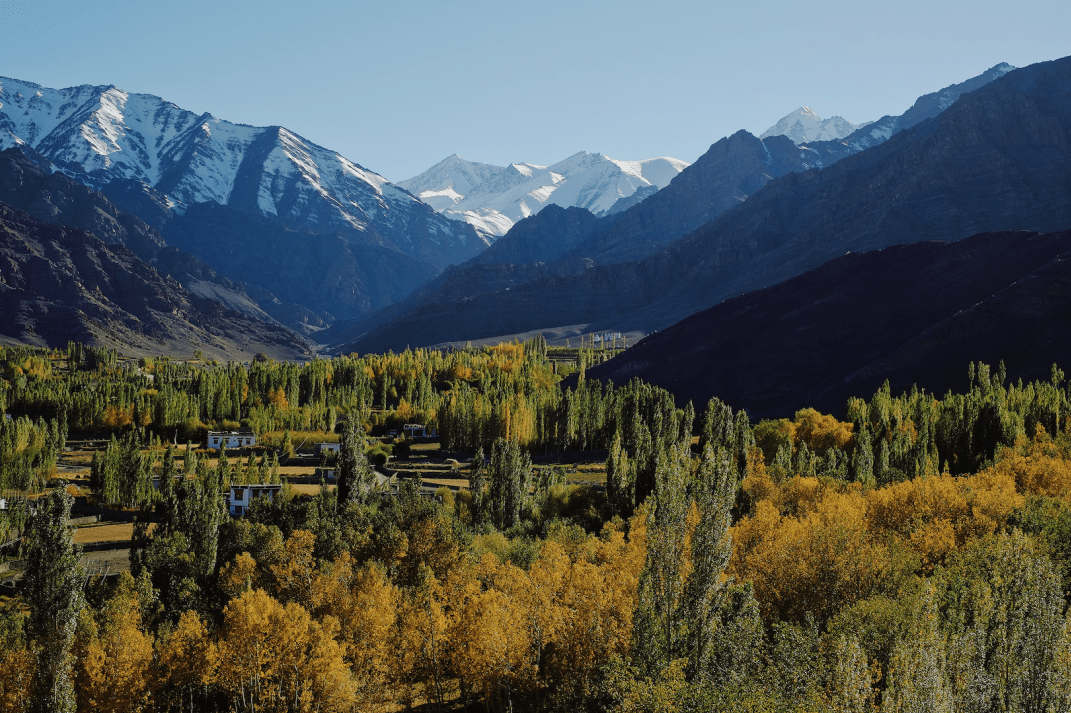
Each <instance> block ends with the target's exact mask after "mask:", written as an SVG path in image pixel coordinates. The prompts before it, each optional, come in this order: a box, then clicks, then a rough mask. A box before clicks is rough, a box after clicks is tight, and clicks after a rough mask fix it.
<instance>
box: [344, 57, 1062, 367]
mask: <svg viewBox="0 0 1071 713" xmlns="http://www.w3.org/2000/svg"><path fill="white" fill-rule="evenodd" d="M1061 62H1063V64H1061ZM1066 64H1067V62H1066V61H1064V60H1061V61H1060V62H1056V63H1048V64H1042V65H1034V66H1033V67H1031V68H1029V70H1019V71H1018V72H1010V73H1009V70H1010V67H1009V66H1008V65H998V66H997V67H995V68H993V69H991V70H989V71H987V72H985V73H983V74H982V75H980V76H979V77H976V78H974V79H972V80H969V81H968V82H965V83H963V84H960V85H955V86H953V87H948V88H946V89H944V90H941V91H940V92H936V93H934V94H931V95H926V96H924V97H921V98H920V99H919V100H918V101H917V102H916V103H915V105H914V106H913V107H912V108H911V109H909V110H908V111H907V112H905V113H904V114H903V115H901V116H900V117H894V118H889V117H886V118H884V119H883V120H881V121H879V122H876V123H877V124H879V125H881V126H883V127H885V128H886V129H888V131H887V132H878V133H873V132H872V133H871V134H869V135H868V136H869V139H867V141H873V142H877V143H875V145H873V146H869V147H867V146H864V144H865V143H867V142H865V141H862V140H861V139H860V140H859V141H857V142H855V143H850V142H849V141H848V140H842V141H841V142H826V143H837V145H838V146H839V147H840V148H839V149H838V151H837V152H834V151H832V150H831V149H828V147H824V148H825V153H824V154H823V153H820V152H819V151H818V150H815V149H813V148H811V147H810V146H808V145H803V146H800V147H797V146H796V145H795V144H794V143H793V142H792V141H791V140H790V139H788V138H787V137H784V136H771V137H769V138H767V139H765V140H760V139H758V138H756V137H754V136H752V135H751V134H749V133H747V132H745V131H740V132H737V133H736V134H734V135H733V136H730V137H727V138H725V139H722V140H721V141H719V142H717V143H716V144H714V145H713V146H712V147H711V149H710V150H709V151H708V152H707V153H706V154H705V155H704V156H703V157H701V158H700V159H699V160H697V161H696V162H695V163H694V164H692V165H691V166H689V167H688V168H687V169H685V170H684V171H683V172H682V173H681V174H680V175H679V176H678V177H677V178H676V179H674V181H673V182H672V183H671V184H670V186H668V187H667V188H665V189H663V190H661V191H658V192H657V193H655V194H654V195H652V196H650V197H648V198H647V199H645V200H644V201H642V202H641V203H639V204H638V205H635V206H633V207H632V208H630V209H628V210H626V211H624V212H623V213H621V214H619V215H616V216H613V217H611V218H609V219H602V220H598V219H597V220H596V221H594V222H592V221H587V220H586V219H585V220H583V221H581V222H582V223H583V224H584V226H586V227H583V228H581V227H580V225H579V224H578V226H577V227H576V229H575V232H576V236H575V237H574V238H572V239H571V240H569V241H566V242H567V243H569V247H568V248H567V249H566V250H565V251H564V253H563V251H562V249H561V248H560V247H559V246H558V243H557V242H556V239H555V236H558V235H560V234H561V229H560V226H559V224H558V223H559V222H560V218H559V217H558V216H557V215H556V214H551V213H549V212H548V211H544V212H542V213H540V214H538V215H536V216H533V217H531V218H528V219H527V220H526V221H523V222H522V223H520V224H518V226H517V228H515V229H514V230H513V231H511V233H510V234H508V235H506V236H505V237H503V238H501V239H499V241H498V242H497V243H496V244H495V245H494V246H493V248H492V249H489V250H488V251H486V252H485V253H483V254H482V255H480V256H479V257H477V258H475V259H474V260H472V261H470V262H469V263H468V264H466V265H464V266H460V267H455V268H452V269H451V270H448V271H446V272H445V273H443V274H442V275H440V276H439V277H438V278H436V279H435V280H434V281H432V282H431V283H429V284H428V285H425V286H424V287H422V288H421V289H420V290H419V291H417V292H415V293H413V294H412V295H410V296H409V297H408V298H407V299H406V300H405V301H403V302H402V303H399V304H397V305H393V306H392V307H390V308H388V309H386V310H383V311H382V312H380V313H378V314H376V315H373V316H372V317H371V318H370V319H366V320H364V321H357V322H356V323H352V324H340V325H339V326H338V328H336V330H333V331H332V333H330V336H331V337H333V338H334V341H335V343H337V344H338V345H339V347H338V348H341V349H342V350H348V349H356V350H359V351H379V350H384V349H388V348H394V349H397V348H402V347H404V346H405V345H406V344H411V345H418V344H436V343H441V342H447V341H462V340H466V339H472V340H477V339H485V338H501V337H509V336H510V335H515V334H530V333H531V332H533V331H538V330H544V331H546V333H547V334H550V335H554V336H561V335H563V334H568V333H570V332H572V333H578V332H582V331H584V330H592V331H618V332H634V331H643V332H650V331H652V330H656V329H662V328H664V327H667V326H669V325H670V324H673V323H674V322H676V321H678V320H680V319H682V318H684V317H686V316H688V315H689V314H692V313H694V312H696V311H698V310H701V309H704V308H706V307H709V306H711V305H713V304H717V303H718V302H720V301H721V300H723V299H726V298H728V297H731V296H735V295H739V294H742V293H744V292H747V291H749V290H753V289H758V288H761V287H765V286H768V285H770V284H774V283H775V282H778V281H781V280H784V279H787V278H789V277H792V276H794V275H797V274H800V273H801V272H804V271H806V270H808V269H811V268H813V267H816V266H817V265H819V264H821V263H822V262H824V261H826V260H829V259H832V258H834V257H837V256H838V255H842V254H843V253H844V252H845V251H846V250H849V249H851V250H859V249H873V248H878V247H884V246H888V245H893V244H897V243H903V242H912V241H916V240H931V239H939V240H950V239H959V238H962V237H966V236H968V235H971V234H973V233H977V232H981V231H985V230H1003V229H1015V228H1029V229H1037V230H1054V229H1059V228H1062V227H1064V225H1065V222H1066V223H1067V224H1071V216H1068V214H1067V211H1066V208H1064V207H1063V198H1061V197H1059V195H1060V194H1061V191H1062V190H1063V188H1064V187H1066V181H1064V180H1063V179H1062V178H1061V176H1062V173H1061V172H1060V169H1059V166H1060V165H1061V164H1060V161H1061V160H1066V159H1065V157H1064V156H1063V154H1062V151H1063V150H1064V149H1063V148H1062V146H1063V145H1062V143H1061V142H1062V141H1064V140H1065V139H1063V138H1060V137H1061V136H1065V135H1064V134H1062V133H1059V132H1063V131H1065V128H1064V127H1066V118H1065V117H1063V116H1062V115H1061V114H1060V112H1061V111H1062V110H1060V109H1059V108H1058V107H1056V106H1053V105H1050V104H1049V103H1048V102H1047V100H1046V96H1047V95H1046V94H1045V92H1056V93H1058V92H1059V91H1060V90H1061V87H1060V85H1059V82H1060V81H1062V77H1063V73H1064V72H1065V70H1064V69H1063V67H1065V66H1066ZM1015 76H1018V77H1019V81H1013V80H1010V79H1009V77H1015ZM1026 78H1031V79H1029V80H1028V79H1026ZM1035 80H1036V81H1035ZM1020 82H1027V84H1024V85H1022V88H1019V87H1020ZM1036 82H1039V83H1044V84H1045V86H1046V89H1041V88H1040V86H1035V83H1036ZM1049 85H1052V86H1051V87H1050V86H1049ZM970 87H975V88H976V89H975V91H974V92H973V93H964V92H965V91H966V90H967V89H969V88H970ZM978 87H980V88H978ZM1024 92H1025V94H1026V95H1027V96H1033V95H1034V94H1036V95H1037V99H1038V102H1033V101H1032V100H1029V99H1028V100H1027V101H1025V102H1024V101H1018V100H1014V99H1011V98H1010V97H1006V96H1005V94H1011V95H1016V96H1019V95H1023V94H1024ZM967 98H970V99H971V101H968V102H967V103H966V104H964V101H965V99H967ZM953 110H954V111H953ZM926 117H928V119H929V120H927V118H926ZM1053 124H1055V125H1056V126H1057V127H1059V128H1058V129H1057V133H1054V134H1053V135H1052V137H1041V136H1033V135H1029V134H1022V135H1017V134H1016V133H1015V132H1016V129H1013V128H1011V127H1020V128H1021V129H1025V128H1026V127H1028V126H1034V127H1036V128H1037V130H1038V131H1046V130H1047V129H1045V130H1043V129H1042V128H1041V127H1042V126H1046V127H1049V126H1051V125H1053ZM904 126H906V127H907V128H901V127H904ZM889 127H893V128H895V129H896V130H895V131H894V130H893V129H892V128H889ZM869 129H870V127H865V128H864V129H861V130H860V131H863V132H866V131H868V130H869ZM855 133H856V134H858V133H859V132H855ZM853 136H854V134H853ZM849 138H850V137H849ZM1036 142H1045V143H1046V144H1047V143H1052V144H1053V145H1052V147H1051V149H1053V150H1054V151H1052V150H1050V148H1049V147H1048V146H1045V148H1044V149H1039V148H1038V147H1036V146H1035V143H1036ZM823 156H824V157H825V159H824V160H819V159H821V158H822V157H823ZM1035 163H1036V166H1035V165H1034V164H1035ZM1009 164H1019V165H1021V169H1020V170H1016V171H1014V172H1009V171H1008V170H1007V169H1008V167H1009V166H1008V165H1009ZM1027 166H1031V168H1029V169H1028V168H1027ZM818 169H821V170H818ZM1034 170H1037V171H1038V173H1037V175H1036V177H1035V176H1033V175H1032V174H1031V172H1032V171H1034ZM1048 194H1056V195H1052V196H1050V195H1048ZM529 221H533V222H532V223H531V224H527V225H526V223H528V222H529ZM543 224H546V229H545V230H544V229H541V227H540V226H541V225H543ZM522 226H524V228H523V229H522ZM521 243H523V244H524V246H522V245H520V244H521ZM522 247H523V248H525V249H522ZM496 255H502V256H503V261H502V263H500V264H497V265H493V266H492V265H489V261H491V260H492V259H493V258H494V257H495V256H496ZM519 256H523V258H522V259H524V260H527V261H528V262H525V263H523V264H522V263H517V262H515V261H513V258H515V257H519ZM539 263H543V264H542V265H540V264H539Z"/></svg>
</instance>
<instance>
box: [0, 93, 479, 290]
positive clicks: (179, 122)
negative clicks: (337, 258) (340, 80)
mask: <svg viewBox="0 0 1071 713" xmlns="http://www.w3.org/2000/svg"><path fill="white" fill-rule="evenodd" d="M20 145H28V146H29V147H31V148H33V149H35V150H36V151H38V152H39V153H41V154H43V155H44V156H46V157H47V158H48V159H49V160H51V161H52V162H53V163H54V164H55V165H56V166H57V167H59V168H60V169H61V170H63V171H64V172H65V173H68V174H69V175H71V176H72V177H74V178H76V179H77V180H80V181H82V182H84V183H86V184H88V185H90V186H91V187H93V188H97V189H100V188H103V187H104V186H106V185H107V184H109V183H111V182H112V181H115V180H117V179H129V180H134V181H138V182H142V183H144V184H146V185H148V186H151V187H152V188H154V189H155V190H156V191H158V192H159V193H162V194H164V195H165V196H166V199H167V202H168V204H169V205H170V206H171V207H172V209H173V210H175V211H177V212H179V213H181V212H182V211H183V209H184V207H185V206H189V205H191V204H196V203H217V204H220V205H224V206H229V207H231V208H236V209H238V210H241V211H245V212H250V213H254V214H258V215H262V216H266V217H268V218H271V219H274V220H277V221H279V222H281V223H283V224H284V225H285V226H287V227H288V228H291V229H296V230H302V231H313V232H318V233H326V232H332V233H336V232H337V233H339V234H341V235H343V236H346V235H347V234H350V235H353V234H354V232H355V231H356V232H358V233H361V235H360V239H361V241H362V242H367V241H368V239H369V238H372V240H373V241H374V242H376V243H378V244H380V245H382V246H384V247H387V248H390V249H394V250H397V251H399V252H402V253H404V254H407V255H410V256H413V257H416V258H418V259H421V260H425V261H427V262H429V263H431V264H432V265H435V266H436V267H437V268H440V269H441V268H443V267H445V266H446V265H449V264H452V263H456V262H463V261H464V260H466V259H468V258H470V257H472V256H473V255H475V254H477V253H479V252H480V251H481V250H482V249H483V248H485V247H486V246H487V244H488V243H487V242H486V240H484V239H483V238H482V237H481V236H479V235H477V234H476V232H475V231H473V230H472V229H470V228H469V227H468V226H466V225H464V224H458V223H457V222H456V221H451V220H447V219H446V218H444V217H443V216H440V215H437V214H436V213H435V212H434V211H432V210H431V209H430V208H429V207H428V206H426V205H424V204H423V203H422V202H421V201H419V200H417V199H416V198H414V197H413V196H412V195H410V194H409V193H407V192H406V191H404V190H401V189H399V188H398V187H396V186H394V185H393V184H391V183H390V182H388V181H387V180H386V179H385V178H383V177H382V176H380V175H378V174H376V173H374V172H372V171H369V170H368V169H366V168H363V167H362V166H360V165H358V164H357V163H354V162H353V161H350V160H349V159H347V158H346V157H344V156H342V155H340V154H338V153H337V152H335V151H331V150H329V149H326V148H324V147H322V146H318V145H316V144H314V143H312V142H311V141H308V140H306V139H304V138H302V137H301V136H299V135H297V134H295V133H293V132H292V131H289V130H287V129H285V128H282V127H278V126H272V127H263V128H262V127H253V126H246V125H243V124H235V123H232V122H229V121H224V120H222V119H217V118H215V117H213V116H212V115H211V114H208V113H206V114H202V115H197V114H194V113H193V112H190V111H186V110H184V109H181V108H180V107H178V106H176V105H174V104H172V103H170V102H167V101H165V100H163V99H161V98H159V97H156V96H152V95H149V94H131V93H128V92H125V91H123V90H121V89H118V88H116V87H114V86H96V87H94V86H88V85H85V86H80V87H70V88H67V89H48V88H46V87H41V86H39V85H37V84H33V83H30V82H24V81H19V80H15V79H7V78H2V77H0V149H3V148H9V147H12V146H20Z"/></svg>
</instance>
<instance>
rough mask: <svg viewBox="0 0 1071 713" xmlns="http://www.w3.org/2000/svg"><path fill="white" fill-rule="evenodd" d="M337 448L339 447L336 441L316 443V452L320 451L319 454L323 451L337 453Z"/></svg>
mask: <svg viewBox="0 0 1071 713" xmlns="http://www.w3.org/2000/svg"><path fill="white" fill-rule="evenodd" d="M338 449H339V444H338V443H317V444H316V452H317V453H320V454H323V453H335V454H337V453H338Z"/></svg>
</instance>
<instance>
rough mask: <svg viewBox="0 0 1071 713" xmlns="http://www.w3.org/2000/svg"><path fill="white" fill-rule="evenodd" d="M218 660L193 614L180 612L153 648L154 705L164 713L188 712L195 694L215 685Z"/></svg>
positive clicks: (212, 643) (206, 634) (205, 632)
mask: <svg viewBox="0 0 1071 713" xmlns="http://www.w3.org/2000/svg"><path fill="white" fill-rule="evenodd" d="M218 663H219V656H218V653H217V651H216V645H215V643H214V642H213V641H212V640H211V638H210V637H209V635H208V630H207V629H206V628H205V625H204V622H202V621H201V619H200V617H198V616H197V614H196V612H192V611H187V612H183V613H182V616H181V617H179V620H178V624H177V625H176V626H175V627H174V628H173V629H171V630H170V631H167V632H166V633H164V634H163V635H162V637H161V639H160V640H159V642H158V643H157V647H156V679H157V682H158V689H159V692H158V705H160V706H162V707H164V708H166V709H167V710H183V709H185V708H187V706H188V707H189V708H190V709H192V708H193V702H194V699H195V697H196V696H197V694H198V693H200V694H205V693H206V692H207V689H208V687H209V686H211V685H212V684H213V683H214V682H215V678H216V667H217V665H218Z"/></svg>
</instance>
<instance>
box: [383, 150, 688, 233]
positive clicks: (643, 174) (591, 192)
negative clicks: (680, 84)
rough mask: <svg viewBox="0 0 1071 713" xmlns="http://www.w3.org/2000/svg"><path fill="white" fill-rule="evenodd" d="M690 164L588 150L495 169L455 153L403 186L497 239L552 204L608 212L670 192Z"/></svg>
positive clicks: (445, 213) (444, 211) (436, 207)
mask: <svg viewBox="0 0 1071 713" xmlns="http://www.w3.org/2000/svg"><path fill="white" fill-rule="evenodd" d="M687 166H688V164H687V163H685V162H684V161H680V160H678V159H675V158H652V159H647V160H645V161H618V160H614V159H611V158H608V157H606V156H602V155H600V154H593V153H587V152H584V151H581V152H580V153H577V154H575V155H573V156H570V157H569V158H567V159H565V160H564V161H560V162H558V163H556V164H554V165H553V166H537V165H536V164H533V163H512V164H510V165H509V166H492V165H490V164H486V163H474V162H472V161H466V160H465V159H463V158H460V157H459V156H458V155H457V154H454V155H452V156H449V157H447V158H445V159H443V160H442V161H440V162H439V163H437V164H436V165H434V166H432V167H431V168H429V169H428V170H427V171H425V172H424V173H422V174H420V175H419V176H414V177H413V178H409V179H407V180H404V181H400V182H399V183H398V185H399V186H400V187H402V188H405V189H406V190H408V191H410V192H411V193H413V194H414V195H418V196H419V197H420V199H421V200H423V201H424V202H425V203H427V204H428V205H430V206H432V207H433V208H435V210H437V211H439V212H440V213H442V214H443V215H445V216H447V217H449V218H452V219H454V220H459V221H464V222H467V223H469V224H470V225H472V226H473V227H474V228H476V230H477V231H478V232H480V233H481V234H484V235H487V236H490V237H498V236H502V235H505V234H506V233H507V232H508V231H509V229H510V228H511V227H513V225H514V224H516V223H517V222H518V221H520V220H522V219H524V218H527V217H529V216H531V215H535V214H536V213H538V212H539V211H540V210H542V209H543V208H544V207H546V206H548V205H558V206H562V207H563V208H568V207H578V208H585V209H587V210H589V211H591V212H592V213H596V214H599V213H604V212H606V211H608V210H610V208H612V207H613V206H614V204H615V203H616V202H617V201H618V200H620V199H621V198H627V197H629V196H631V195H633V194H634V193H635V192H636V191H637V190H639V189H641V188H649V187H654V188H665V187H666V186H667V185H669V182H670V181H672V180H673V178H674V177H676V175H677V174H678V173H680V172H681V171H682V170H684V169H685V168H687Z"/></svg>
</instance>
